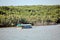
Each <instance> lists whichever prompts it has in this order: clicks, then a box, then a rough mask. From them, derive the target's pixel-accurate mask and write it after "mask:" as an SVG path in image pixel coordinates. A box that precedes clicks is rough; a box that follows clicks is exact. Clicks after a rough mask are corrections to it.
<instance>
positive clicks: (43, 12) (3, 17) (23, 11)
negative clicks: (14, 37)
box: [0, 5, 60, 26]
mask: <svg viewBox="0 0 60 40" xmlns="http://www.w3.org/2000/svg"><path fill="white" fill-rule="evenodd" d="M58 19H60V5H52V6H42V5H41V6H39V5H37V6H0V25H3V26H16V24H18V23H31V24H35V23H36V22H40V23H42V24H45V23H47V24H48V23H52V22H53V23H56V22H57V20H58Z"/></svg>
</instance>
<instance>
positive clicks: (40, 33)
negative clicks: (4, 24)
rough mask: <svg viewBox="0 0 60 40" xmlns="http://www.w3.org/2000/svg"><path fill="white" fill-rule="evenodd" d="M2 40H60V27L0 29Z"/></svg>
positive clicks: (0, 39)
mask: <svg viewBox="0 0 60 40" xmlns="http://www.w3.org/2000/svg"><path fill="white" fill-rule="evenodd" d="M0 40H60V25H50V26H33V28H31V29H21V28H16V27H12V28H0Z"/></svg>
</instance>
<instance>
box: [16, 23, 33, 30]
mask: <svg viewBox="0 0 60 40" xmlns="http://www.w3.org/2000/svg"><path fill="white" fill-rule="evenodd" d="M17 27H22V29H24V28H25V29H26V28H32V25H31V24H18V25H17Z"/></svg>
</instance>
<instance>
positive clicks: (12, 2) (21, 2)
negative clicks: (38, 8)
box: [0, 0, 60, 6]
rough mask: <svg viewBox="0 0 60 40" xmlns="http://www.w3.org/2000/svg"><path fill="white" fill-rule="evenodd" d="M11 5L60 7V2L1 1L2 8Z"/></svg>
mask: <svg viewBox="0 0 60 40" xmlns="http://www.w3.org/2000/svg"><path fill="white" fill-rule="evenodd" d="M10 5H14V6H15V5H60V0H0V6H10Z"/></svg>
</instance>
